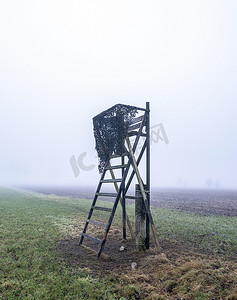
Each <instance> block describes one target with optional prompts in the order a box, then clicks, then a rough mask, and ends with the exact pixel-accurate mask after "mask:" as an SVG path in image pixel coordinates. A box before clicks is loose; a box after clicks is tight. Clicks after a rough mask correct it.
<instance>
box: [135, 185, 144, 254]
mask: <svg viewBox="0 0 237 300" xmlns="http://www.w3.org/2000/svg"><path fill="white" fill-rule="evenodd" d="M135 197H136V199H135V234H136V247H137V250H139V251H145V250H146V207H145V204H144V201H143V198H142V194H141V191H140V186H139V184H136V188H135Z"/></svg>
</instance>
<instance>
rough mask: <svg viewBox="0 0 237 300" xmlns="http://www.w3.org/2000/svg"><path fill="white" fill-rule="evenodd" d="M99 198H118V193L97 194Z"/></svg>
mask: <svg viewBox="0 0 237 300" xmlns="http://www.w3.org/2000/svg"><path fill="white" fill-rule="evenodd" d="M96 195H97V196H103V197H116V196H117V193H96Z"/></svg>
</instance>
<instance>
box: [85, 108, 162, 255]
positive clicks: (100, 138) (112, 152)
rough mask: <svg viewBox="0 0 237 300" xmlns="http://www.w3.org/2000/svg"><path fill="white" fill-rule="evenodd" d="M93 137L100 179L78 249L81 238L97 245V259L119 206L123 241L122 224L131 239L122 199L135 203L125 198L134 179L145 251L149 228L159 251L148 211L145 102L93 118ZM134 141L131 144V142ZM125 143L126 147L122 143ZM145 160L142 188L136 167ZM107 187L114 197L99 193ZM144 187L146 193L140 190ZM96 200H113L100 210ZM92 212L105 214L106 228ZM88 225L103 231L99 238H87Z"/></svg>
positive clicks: (147, 137)
mask: <svg viewBox="0 0 237 300" xmlns="http://www.w3.org/2000/svg"><path fill="white" fill-rule="evenodd" d="M93 122H94V134H95V138H96V149H97V152H98V156H99V159H100V165H99V170H100V172H101V178H100V181H99V184H98V187H97V189H96V192H95V196H94V199H93V202H92V205H91V208H90V211H89V214H88V218H87V220H86V223H85V226H84V230H83V232H82V234H81V238H80V242H79V245H81V244H82V243H83V240H84V238H87V239H90V240H92V241H93V242H95V243H97V244H99V248H98V254H97V257H98V258H99V257H100V255H101V253H102V251H103V248H104V245H105V242H106V239H107V236H108V233H109V230H110V227H111V225H112V221H113V218H114V215H115V212H116V209H117V206H118V203H119V202H120V203H121V205H122V217H123V238H124V239H126V235H127V234H126V223H127V225H128V228H129V230H130V234H131V236H132V238H134V232H133V229H132V226H131V223H130V221H129V218H128V216H127V214H126V199H135V197H134V196H129V195H127V192H128V189H129V187H130V185H131V183H132V180H133V178H134V176H135V175H136V178H137V182H138V184H139V188H140V193H141V196H142V199H143V201H144V207H145V211H146V232H145V247H146V249H149V246H150V226H151V229H152V233H153V236H154V240H155V245H156V248H157V249H159V248H160V247H159V242H158V236H157V233H156V229H155V226H154V222H153V218H152V215H151V211H150V108H149V102H147V103H146V108H138V107H134V106H128V105H121V104H117V105H115V106H113V107H111V108H110V109H108V110H107V111H105V112H102V113H101V114H99V115H97V116H96V117H94V118H93ZM131 137H134V138H135V139H134V141H133V142H132V141H131ZM141 137H144V138H145V139H143V140H144V141H143V146H142V148H141V149H140V151H139V152H138V154H137V158H136V156H135V152H136V150H137V148H138V147H137V146H138V143H139V141H140V138H141ZM124 142H126V146H125V143H124ZM144 154H145V159H146V174H145V180H144V182H145V185H144V182H143V180H142V177H141V174H140V171H139V168H138V166H139V164H140V162H141V159H142V157H143V155H144ZM118 158H120V164H115V165H114V164H112V162H113V160H114V159H118ZM118 170H120V171H121V172H120V174H121V175H120V177H119V178H118V177H117V176H116V175H115V171H118ZM107 173H109V174H110V177H111V178H109V179H106V174H107ZM108 183H113V185H114V187H115V191H116V193H111V192H109V193H108V192H102V191H101V189H102V186H103V185H106V184H108ZM144 186H145V187H146V189H145V188H144ZM100 197H108V198H109V199H111V198H113V199H114V200H113V203H114V204H113V207H112V208H108V207H102V206H98V205H96V204H97V202H98V200H99V198H100ZM94 211H104V212H107V213H109V217H108V222H107V224H104V223H101V222H98V221H95V220H93V219H92V216H93V213H94ZM89 224H94V225H97V226H101V227H104V228H105V230H104V234H103V238H102V239H99V238H97V237H94V236H92V235H89V234H87V229H88V226H89Z"/></svg>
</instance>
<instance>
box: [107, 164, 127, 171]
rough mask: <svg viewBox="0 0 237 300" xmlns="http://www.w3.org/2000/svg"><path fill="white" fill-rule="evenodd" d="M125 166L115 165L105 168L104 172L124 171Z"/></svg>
mask: <svg viewBox="0 0 237 300" xmlns="http://www.w3.org/2000/svg"><path fill="white" fill-rule="evenodd" d="M126 167H127V165H116V166H107V167H106V168H105V169H106V170H115V169H122V168H123V169H124V168H126Z"/></svg>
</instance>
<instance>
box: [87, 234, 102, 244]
mask: <svg viewBox="0 0 237 300" xmlns="http://www.w3.org/2000/svg"><path fill="white" fill-rule="evenodd" d="M82 235H83V236H84V237H86V238H88V239H90V240H92V241H93V242H96V243H98V244H101V243H102V241H101V240H99V239H97V238H95V237H93V236H90V235H89V234H86V233H82Z"/></svg>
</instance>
